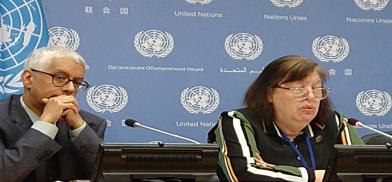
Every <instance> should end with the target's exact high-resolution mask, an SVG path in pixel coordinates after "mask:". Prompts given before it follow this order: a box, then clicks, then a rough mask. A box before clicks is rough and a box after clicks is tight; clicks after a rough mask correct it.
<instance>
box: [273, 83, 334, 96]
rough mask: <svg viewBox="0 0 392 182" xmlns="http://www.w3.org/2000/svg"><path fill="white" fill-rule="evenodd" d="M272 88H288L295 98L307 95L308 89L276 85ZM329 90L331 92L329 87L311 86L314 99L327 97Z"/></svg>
mask: <svg viewBox="0 0 392 182" xmlns="http://www.w3.org/2000/svg"><path fill="white" fill-rule="evenodd" d="M274 88H281V89H286V90H290V91H291V92H292V93H293V94H294V95H295V96H296V97H297V100H303V99H306V97H307V96H308V95H309V89H307V88H303V87H283V86H280V85H278V86H275V87H274ZM329 92H331V90H330V89H329V88H324V87H317V88H312V93H313V95H314V99H316V100H323V99H325V98H327V96H328V93H329Z"/></svg>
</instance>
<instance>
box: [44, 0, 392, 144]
mask: <svg viewBox="0 0 392 182" xmlns="http://www.w3.org/2000/svg"><path fill="white" fill-rule="evenodd" d="M43 5H44V12H45V14H46V20H47V24H48V28H49V36H50V40H49V44H52V45H64V46H68V47H70V48H72V49H74V50H76V51H78V52H80V53H81V54H82V55H83V56H84V57H85V58H86V59H87V61H88V74H87V78H86V79H87V80H88V81H89V82H90V83H91V84H92V85H93V87H92V88H90V89H89V90H88V91H86V92H84V93H81V94H80V95H79V97H80V99H81V106H82V107H83V108H87V109H88V110H89V111H91V112H93V113H96V114H98V115H100V116H102V117H104V118H107V119H108V120H109V126H108V130H107V134H106V141H108V142H152V141H163V142H175V143H176V142H183V141H181V140H178V139H175V138H172V137H169V136H165V135H161V134H158V133H154V132H152V131H148V130H145V129H142V128H139V129H134V128H129V127H127V126H125V125H124V120H125V119H127V118H132V119H135V120H138V121H140V122H141V123H143V124H145V125H149V126H153V127H156V128H160V129H162V130H166V131H170V132H173V133H177V134H179V135H183V136H187V137H190V138H192V139H196V140H197V141H200V142H202V143H205V142H206V138H207V137H206V136H207V132H208V130H210V128H211V127H212V126H213V125H214V124H215V122H216V120H217V118H218V115H219V113H220V112H222V111H225V110H228V109H233V108H239V107H242V98H243V95H244V92H245V90H246V89H247V88H248V86H249V84H250V83H251V82H252V81H253V80H254V79H255V78H256V77H257V75H258V74H259V73H260V72H261V71H262V70H263V67H264V66H265V65H267V64H268V63H269V62H270V61H272V60H273V59H276V58H278V57H281V56H283V55H287V54H300V55H304V56H306V57H309V58H311V59H313V60H314V61H316V62H318V63H319V64H321V65H322V66H323V67H324V68H326V70H327V71H328V73H329V81H328V82H327V86H328V87H330V88H331V89H332V92H331V95H330V97H331V98H332V100H333V102H334V106H335V108H336V109H337V110H339V111H340V112H342V113H344V114H345V115H346V116H348V117H354V118H358V119H360V120H362V121H363V122H364V123H365V124H367V125H369V126H371V127H373V128H376V129H380V130H384V131H387V130H392V113H391V112H390V110H391V106H392V99H391V94H392V84H391V81H390V78H391V76H392V73H391V72H390V69H391V61H392V56H391V55H390V52H389V51H390V50H392V39H391V38H390V35H391V32H392V4H391V3H390V2H389V1H388V0H345V1H341V0H328V1H314V0H262V1H250V0H245V1H244V0H159V1H158V0H130V1H123V0H84V1H80V0H51V1H49V0H47V1H43ZM359 132H360V134H361V135H365V134H368V133H370V131H368V130H365V129H363V128H362V129H360V130H359Z"/></svg>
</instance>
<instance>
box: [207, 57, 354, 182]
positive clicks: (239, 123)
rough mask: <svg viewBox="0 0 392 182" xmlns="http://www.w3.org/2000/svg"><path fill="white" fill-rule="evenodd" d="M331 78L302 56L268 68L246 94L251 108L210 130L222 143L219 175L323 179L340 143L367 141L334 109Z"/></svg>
mask: <svg viewBox="0 0 392 182" xmlns="http://www.w3.org/2000/svg"><path fill="white" fill-rule="evenodd" d="M326 76H327V75H326V72H325V71H324V70H323V69H322V68H321V67H320V66H319V65H318V64H316V63H314V62H312V61H311V60H309V59H307V58H305V57H302V56H285V57H281V58H279V59H277V60H274V61H273V62H271V63H270V64H269V65H268V66H266V68H265V69H264V70H263V72H262V73H261V74H260V75H259V77H258V78H257V79H256V80H255V81H254V83H253V84H252V85H251V86H250V88H249V89H248V91H247V92H246V95H245V99H244V103H245V104H246V106H247V107H246V108H243V109H238V110H233V111H228V112H223V113H222V114H221V116H220V118H219V121H218V123H217V125H216V127H215V128H214V129H213V130H211V132H210V134H209V140H210V142H211V141H214V140H215V141H216V142H217V143H218V145H219V146H220V153H219V157H218V163H219V169H218V176H219V178H220V179H221V180H222V181H315V180H316V181H321V180H322V179H323V176H324V173H325V169H326V168H327V165H328V162H329V161H330V160H331V158H333V152H334V144H337V143H341V144H362V140H361V139H360V137H359V136H358V135H357V134H356V131H355V129H354V128H353V127H351V126H348V125H347V124H346V122H345V120H346V118H345V117H344V116H342V115H341V114H339V113H337V112H334V111H332V109H331V103H330V100H329V98H328V94H329V92H330V90H329V89H328V88H325V86H324V83H325V80H326ZM212 132H214V133H212Z"/></svg>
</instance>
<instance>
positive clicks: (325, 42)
mask: <svg viewBox="0 0 392 182" xmlns="http://www.w3.org/2000/svg"><path fill="white" fill-rule="evenodd" d="M312 51H313V54H314V55H315V56H316V57H317V58H318V59H319V60H320V61H325V62H328V61H333V62H341V61H342V60H344V59H345V58H346V57H347V55H348V53H349V52H350V47H349V45H348V42H347V40H346V39H344V38H339V37H336V36H333V35H327V36H324V37H317V38H316V39H314V40H313V44H312Z"/></svg>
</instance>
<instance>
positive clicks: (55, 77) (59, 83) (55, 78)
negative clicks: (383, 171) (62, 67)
mask: <svg viewBox="0 0 392 182" xmlns="http://www.w3.org/2000/svg"><path fill="white" fill-rule="evenodd" d="M31 71H35V72H38V73H42V74H45V75H49V76H51V77H52V83H53V85H54V86H56V87H63V86H64V85H67V84H68V83H69V82H72V83H73V85H74V87H75V88H76V90H77V91H78V92H81V91H83V90H86V89H87V88H89V87H90V84H88V83H87V82H86V81H84V80H72V79H70V78H69V77H68V76H66V75H65V74H62V73H57V74H51V73H47V72H43V71H39V70H35V69H31Z"/></svg>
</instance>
